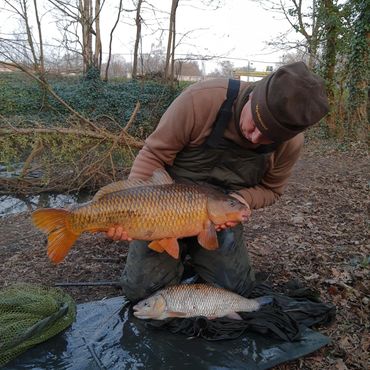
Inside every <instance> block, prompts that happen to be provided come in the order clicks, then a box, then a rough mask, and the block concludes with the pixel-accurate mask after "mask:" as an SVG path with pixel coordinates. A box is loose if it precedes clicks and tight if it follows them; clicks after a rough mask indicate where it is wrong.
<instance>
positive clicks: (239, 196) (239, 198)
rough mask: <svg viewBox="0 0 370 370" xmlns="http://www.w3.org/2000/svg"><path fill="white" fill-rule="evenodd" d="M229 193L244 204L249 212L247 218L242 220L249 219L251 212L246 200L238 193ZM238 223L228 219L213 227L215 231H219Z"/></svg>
mask: <svg viewBox="0 0 370 370" xmlns="http://www.w3.org/2000/svg"><path fill="white" fill-rule="evenodd" d="M229 195H230V196H231V197H233V198H235V199H236V200H238V201H239V202H240V203H242V204H244V205H245V206H246V207H247V208H248V211H249V214H248V216H247V218H246V219H244V220H243V222H246V221H249V217H250V215H251V213H252V212H251V210H250V207H249V204H248V203H247V201H246V200H245V199H244V198H243V197H242V196H241V195H240V194H238V193H230V194H229ZM238 223H239V222H234V221H228V222H225V223H224V224H219V225H215V228H216V231H221V230H225V229H227V228H229V227H234V226H236V225H237V224H238Z"/></svg>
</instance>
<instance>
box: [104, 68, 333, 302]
mask: <svg viewBox="0 0 370 370" xmlns="http://www.w3.org/2000/svg"><path fill="white" fill-rule="evenodd" d="M327 112H328V103H327V98H326V94H325V89H324V82H323V81H322V79H321V78H320V77H318V76H317V75H315V74H313V73H312V72H310V71H309V70H308V68H307V67H306V65H305V64H304V63H303V62H298V63H293V64H289V65H286V66H282V67H280V68H279V69H278V70H277V71H276V72H274V73H272V74H270V75H269V76H267V77H266V78H264V79H263V80H261V81H259V82H258V83H256V84H254V85H249V84H248V83H245V82H240V81H236V80H227V79H214V80H209V81H202V82H199V83H196V84H194V85H192V86H190V87H188V88H187V89H186V90H184V91H183V92H182V93H181V94H180V95H179V96H178V97H177V98H176V99H175V100H174V102H173V103H172V104H171V105H170V107H169V108H168V110H167V111H166V112H165V113H164V115H163V117H162V119H161V120H160V122H159V124H158V127H157V128H156V129H155V131H154V132H153V133H152V134H151V135H150V136H149V137H148V138H147V140H146V142H145V145H144V147H143V148H142V150H141V151H140V152H139V154H138V156H137V158H136V159H135V161H134V164H133V166H132V169H131V173H130V178H147V177H150V176H151V175H152V173H153V171H154V170H155V169H156V168H160V167H162V168H163V167H164V168H166V169H167V171H168V172H169V173H170V175H171V176H172V177H173V178H174V179H175V180H177V181H194V182H198V183H204V182H205V183H208V184H211V185H213V186H217V187H218V188H220V189H222V190H223V191H225V192H227V193H230V194H231V195H234V196H235V197H236V198H238V199H240V197H242V198H243V201H246V202H247V203H248V204H249V206H250V208H251V209H257V208H262V207H266V206H269V205H271V204H273V203H274V202H275V201H276V200H277V199H278V198H279V197H280V196H281V195H282V194H283V191H284V188H285V187H286V185H287V181H288V178H289V176H290V175H291V172H292V168H293V166H294V164H295V163H296V162H297V160H298V157H299V154H300V152H301V149H302V146H303V134H302V132H303V131H304V130H305V129H307V128H308V127H310V126H311V125H313V124H315V123H317V122H318V121H319V120H320V119H321V118H323V117H324V116H325V115H326V113H327ZM216 229H217V230H218V231H219V232H218V241H219V245H220V247H219V248H218V249H217V250H214V251H209V250H206V249H204V248H201V247H200V246H199V245H198V243H197V240H196V238H184V239H183V240H182V241H181V242H180V247H181V255H182V258H180V259H179V260H176V259H173V258H172V257H170V256H169V255H168V254H167V253H162V254H161V253H157V252H155V251H152V250H151V249H149V248H148V247H147V242H144V241H132V239H131V238H130V235H127V233H126V232H125V231H124V230H123V229H122V228H121V227H117V228H112V229H110V230H109V231H108V234H107V235H108V236H109V237H111V238H113V239H114V240H129V241H131V243H130V249H129V254H128V257H127V262H126V266H125V269H124V272H123V275H122V279H121V282H122V287H123V289H124V292H125V294H126V295H127V297H128V298H129V299H130V300H132V301H137V300H139V299H141V298H143V297H146V296H148V295H150V294H151V293H153V292H154V291H156V290H158V289H160V288H162V287H163V286H166V285H169V284H176V283H178V282H180V280H181V277H182V275H183V271H184V262H183V260H184V258H185V256H187V258H188V262H189V263H190V264H191V266H192V268H193V269H194V271H195V272H196V273H197V274H198V275H199V276H200V278H201V279H202V280H204V281H206V282H210V283H213V284H216V285H219V286H221V287H224V288H227V289H230V290H232V291H235V292H237V293H239V294H242V295H247V294H248V293H249V292H250V291H251V290H252V288H253V286H254V273H253V270H252V267H251V265H250V261H249V257H248V253H247V249H246V246H245V243H244V238H243V228H242V225H241V224H234V223H227V224H223V225H216Z"/></svg>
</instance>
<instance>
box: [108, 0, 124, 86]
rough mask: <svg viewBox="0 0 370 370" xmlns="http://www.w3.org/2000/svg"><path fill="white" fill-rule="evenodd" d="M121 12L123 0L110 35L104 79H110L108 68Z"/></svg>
mask: <svg viewBox="0 0 370 370" xmlns="http://www.w3.org/2000/svg"><path fill="white" fill-rule="evenodd" d="M121 13H122V0H120V1H119V5H118V12H117V18H116V22H115V23H114V25H113V27H112V29H111V31H110V35H109V50H108V60H107V65H106V68H105V76H104V81H108V70H109V65H110V61H111V57H112V42H113V33H114V31H115V29H116V27H117V25H118V22H119V19H120V17H121Z"/></svg>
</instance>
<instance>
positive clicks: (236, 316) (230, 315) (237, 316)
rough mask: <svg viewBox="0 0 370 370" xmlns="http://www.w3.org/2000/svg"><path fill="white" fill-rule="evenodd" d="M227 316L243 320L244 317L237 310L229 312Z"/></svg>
mask: <svg viewBox="0 0 370 370" xmlns="http://www.w3.org/2000/svg"><path fill="white" fill-rule="evenodd" d="M226 317H227V318H228V319H232V320H243V319H242V317H241V316H240V315H239V314H238V313H237V312H231V313H229V314H227V315H226Z"/></svg>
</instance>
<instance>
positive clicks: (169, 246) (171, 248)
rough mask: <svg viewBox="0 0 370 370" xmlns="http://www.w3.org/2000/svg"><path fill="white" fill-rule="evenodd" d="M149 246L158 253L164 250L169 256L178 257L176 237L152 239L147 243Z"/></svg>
mask: <svg viewBox="0 0 370 370" xmlns="http://www.w3.org/2000/svg"><path fill="white" fill-rule="evenodd" d="M149 248H150V249H153V250H155V251H157V252H159V253H162V252H163V251H166V252H167V253H168V254H169V255H170V256H171V257H173V258H176V259H177V258H179V255H180V251H179V243H178V242H177V239H176V238H168V239H161V240H154V241H152V242H151V243H149Z"/></svg>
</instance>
